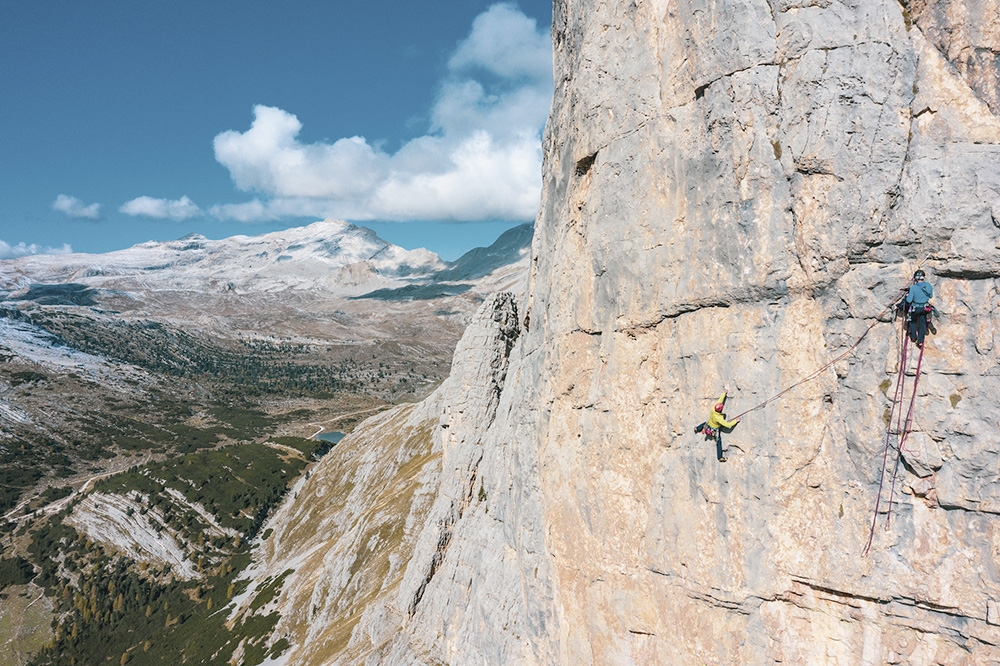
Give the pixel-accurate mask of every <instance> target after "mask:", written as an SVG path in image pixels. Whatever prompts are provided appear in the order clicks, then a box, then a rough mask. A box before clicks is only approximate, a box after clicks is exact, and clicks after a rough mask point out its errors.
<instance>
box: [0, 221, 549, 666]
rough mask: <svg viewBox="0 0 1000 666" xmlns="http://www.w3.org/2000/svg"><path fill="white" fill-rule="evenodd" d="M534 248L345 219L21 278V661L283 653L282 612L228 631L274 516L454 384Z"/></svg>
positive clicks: (4, 456)
mask: <svg viewBox="0 0 1000 666" xmlns="http://www.w3.org/2000/svg"><path fill="white" fill-rule="evenodd" d="M531 236H532V227H531V226H530V225H524V226H520V227H515V228H514V229H511V230H510V231H508V232H506V233H505V234H504V235H502V236H501V237H500V239H498V240H497V242H496V243H495V244H494V245H492V246H491V247H489V248H477V249H476V250H473V251H471V252H469V253H468V254H466V255H465V256H463V257H461V258H460V259H458V260H457V261H455V262H450V263H449V262H444V261H442V260H440V259H439V258H438V256H437V255H435V254H434V253H432V252H429V251H427V250H422V249H421V250H414V251H408V250H404V249H403V248H400V247H398V246H395V245H392V244H390V243H388V242H386V241H384V240H382V239H381V238H379V237H378V236H377V235H375V233H374V232H372V231H370V230H368V229H365V228H361V227H356V226H354V225H351V224H347V223H344V222H339V221H333V220H326V221H323V222H317V223H315V224H311V225H309V226H307V227H303V228H295V229H289V230H286V231H282V232H278V233H272V234H266V235H261V236H252V237H251V236H237V237H233V238H227V239H224V240H209V239H207V238H204V237H202V236H198V235H191V236H187V237H185V238H182V239H180V240H177V241H172V242H148V243H143V244H141V245H137V246H134V247H132V248H129V249H126V250H121V251H116V252H110V253H107V254H100V255H87V254H69V255H58V256H56V255H35V256H28V257H22V258H19V259H14V260H7V261H3V262H0V547H2V558H0V596H2V600H3V601H2V604H0V646H2V647H3V649H2V650H0V665H3V666H8V665H11V666H12V665H15V664H17V665H20V664H28V663H52V664H97V663H105V662H106V661H108V660H109V659H111V660H112V661H113V662H114V663H119V661H120V660H129V659H132V660H133V661H132V663H175V662H176V660H177V658H178V655H180V656H181V658H182V660H186V661H187V662H188V663H220V664H223V663H230V661H232V660H234V659H238V660H239V663H246V664H254V663H260V662H261V661H263V660H264V659H265V657H266V656H267V654H268V653H271V654H275V655H276V654H279V653H280V652H281V650H280V647H281V646H269V647H267V648H266V649H265V647H264V646H263V644H262V643H261V641H259V638H258V637H261V636H264V635H266V634H268V633H269V632H270V630H271V628H272V626H273V624H274V623H275V621H276V619H277V616H276V615H275V616H273V617H270V618H264V619H261V618H260V617H255V618H253V619H252V620H251V621H249V622H243V623H240V622H237V623H228V624H227V620H228V616H227V614H225V613H220V612H219V610H220V609H222V608H223V607H225V606H226V605H227V603H229V601H230V600H231V599H232V598H233V597H236V596H239V594H240V593H241V592H242V590H243V588H244V587H246V585H247V582H246V581H242V582H241V581H240V579H239V574H240V573H241V572H242V570H243V569H244V567H245V565H246V563H247V562H248V561H249V557H250V552H251V549H252V548H253V547H254V544H255V540H260V539H261V538H263V535H262V534H261V529H262V525H263V524H264V521H265V519H266V518H267V517H268V516H269V515H270V514H271V513H272V510H273V509H274V507H275V506H276V505H277V503H278V502H279V500H280V499H281V498H282V497H283V496H285V495H286V494H287V493H288V491H289V489H290V488H291V487H292V486H293V485H294V484H295V483H296V482H297V480H301V479H303V478H305V477H306V476H308V474H309V469H310V466H311V465H312V464H313V463H314V462H315V461H316V460H318V459H319V458H320V457H321V456H322V455H324V453H326V452H327V451H328V450H329V449H330V447H331V446H332V445H333V443H332V441H331V440H336V439H337V436H339V434H340V433H344V432H350V431H351V430H352V429H353V428H354V426H355V424H357V423H359V422H360V421H361V420H363V419H365V418H366V417H368V416H371V415H373V414H375V413H377V412H379V411H381V410H384V409H386V408H388V407H391V406H392V405H394V404H399V403H406V402H412V401H415V400H419V399H421V398H423V397H425V396H426V395H427V394H428V393H430V391H431V390H433V389H434V388H435V387H436V386H437V385H438V384H440V383H441V381H442V380H443V379H444V377H445V376H446V375H447V374H448V370H449V367H450V364H451V356H452V353H453V351H454V348H455V345H456V343H457V341H458V338H459V336H460V335H461V333H462V331H463V330H464V329H465V327H466V325H467V324H468V322H469V320H470V318H471V316H472V314H473V312H474V311H475V310H476V308H478V307H479V305H480V303H481V302H482V301H483V300H484V297H485V296H486V295H488V294H491V293H493V292H496V291H498V290H506V289H515V290H518V291H520V290H523V288H524V281H525V278H526V275H527V261H528V260H527V253H528V246H529V245H530V242H531ZM324 432H326V433H328V435H327V436H326V437H324V438H322V439H321V438H319V437H318V436H319V435H322V434H323V433H324ZM330 435H334V436H330ZM276 585H277V583H276ZM276 589H277V588H276V587H275V586H272V587H271V588H270V591H269V592H265V593H264V594H263V595H257V596H256V597H255V598H254V599H251V600H249V603H251V604H252V605H255V607H259V606H260V605H261V604H263V603H264V601H266V598H267V596H268V594H270V595H273V594H274V593H275V590H276ZM259 643H261V644H260V645H258V644H259ZM234 652H236V653H237V656H236V657H234V656H233V655H234ZM123 655H124V656H123ZM121 663H125V661H121Z"/></svg>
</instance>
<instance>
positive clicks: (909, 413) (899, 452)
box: [885, 345, 924, 529]
mask: <svg viewBox="0 0 1000 666" xmlns="http://www.w3.org/2000/svg"><path fill="white" fill-rule="evenodd" d="M923 361H924V347H923V345H920V354H919V355H918V356H917V369H916V371H915V373H914V376H913V393H912V394H910V406H909V408H908V409H907V410H906V419H904V421H903V431H902V432H901V433H900V435H899V445H898V446H897V447H896V464H895V465H893V468H892V483H891V484H890V486H889V511H888V512H886V515H885V528H886V529H889V517H890V516H892V501H893V498H894V497H895V494H896V475H897V474H898V473H899V461H900V458H902V456H903V449H904V448H905V447H906V438H907V437H909V436H910V430H911V429H912V428H913V404H914V403H915V402H916V400H917V386H918V385H919V384H920V366H921V364H922V363H923Z"/></svg>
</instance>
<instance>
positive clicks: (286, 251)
mask: <svg viewBox="0 0 1000 666" xmlns="http://www.w3.org/2000/svg"><path fill="white" fill-rule="evenodd" d="M447 266H448V265H447V264H446V263H445V262H443V261H441V259H440V258H439V257H438V256H437V255H436V254H434V253H433V252H430V251H429V250H424V249H417V250H406V249H403V248H401V247H399V246H397V245H393V244H392V243H389V242H387V241H385V240H383V239H381V238H379V237H378V236H377V235H376V234H375V232H373V231H371V230H370V229H366V228H364V227H357V226H355V225H353V224H349V223H347V222H342V221H338V220H324V221H322V222H316V223H314V224H310V225H309V226H306V227H296V228H292V229H286V230H284V231H277V232H274V233H269V234H263V235H260V236H233V237H230V238H225V239H222V240H210V239H208V238H205V237H204V236H201V235H198V234H191V235H188V236H185V237H184V238H181V239H179V240H175V241H168V242H158V241H149V242H146V243H141V244H139V245H135V246H133V247H130V248H127V249H124V250H118V251H115V252H108V253H105V254H69V255H33V256H28V257H21V258H19V259H15V260H10V261H4V262H0V289H4V290H6V291H8V292H10V293H12V295H13V296H14V297H15V298H16V296H17V295H19V292H22V291H23V290H25V289H27V288H29V287H30V285H31V284H33V283H79V284H85V285H87V286H89V287H92V288H106V289H136V288H138V289H142V288H150V289H183V290H196V291H212V290H217V289H226V290H237V291H242V290H253V291H258V292H268V291H281V290H284V289H289V288H322V289H330V290H335V291H337V292H338V293H339V294H340V295H355V294H359V293H364V292H365V291H369V290H372V289H376V288H386V287H393V286H399V285H402V284H405V283H406V282H407V281H408V280H412V279H414V278H419V277H422V276H428V275H430V274H432V273H435V272H437V271H441V270H444V269H446V268H447Z"/></svg>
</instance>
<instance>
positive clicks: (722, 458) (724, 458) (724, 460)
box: [719, 456, 729, 462]
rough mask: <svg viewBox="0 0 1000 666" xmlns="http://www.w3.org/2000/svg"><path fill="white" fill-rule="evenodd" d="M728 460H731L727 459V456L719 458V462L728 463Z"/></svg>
mask: <svg viewBox="0 0 1000 666" xmlns="http://www.w3.org/2000/svg"><path fill="white" fill-rule="evenodd" d="M727 460H729V458H727V457H726V456H722V457H721V458H719V462H726V461H727Z"/></svg>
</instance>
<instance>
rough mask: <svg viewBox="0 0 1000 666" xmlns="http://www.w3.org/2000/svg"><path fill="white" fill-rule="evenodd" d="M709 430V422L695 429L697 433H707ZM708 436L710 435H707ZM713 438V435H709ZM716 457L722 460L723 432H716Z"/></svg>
mask: <svg viewBox="0 0 1000 666" xmlns="http://www.w3.org/2000/svg"><path fill="white" fill-rule="evenodd" d="M707 428H708V421H705V422H704V423H702V424H701V425H700V426H698V427H697V428H695V429H694V431H695V432H705V430H706V429H707ZM706 434H708V433H706ZM708 436H709V437H711V435H708ZM715 457H716V458H718V459H719V460H722V430H718V429H717V430H716V431H715Z"/></svg>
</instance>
